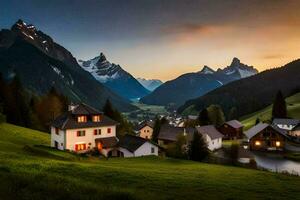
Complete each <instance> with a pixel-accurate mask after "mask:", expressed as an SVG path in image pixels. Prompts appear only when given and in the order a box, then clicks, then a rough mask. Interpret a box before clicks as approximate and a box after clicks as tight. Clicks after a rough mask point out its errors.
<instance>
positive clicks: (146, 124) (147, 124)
mask: <svg viewBox="0 0 300 200" xmlns="http://www.w3.org/2000/svg"><path fill="white" fill-rule="evenodd" d="M145 126H149V127H151V128H153V127H154V122H152V121H143V122H141V123H140V124H138V126H137V127H136V130H138V131H139V130H141V129H142V128H144V127H145Z"/></svg>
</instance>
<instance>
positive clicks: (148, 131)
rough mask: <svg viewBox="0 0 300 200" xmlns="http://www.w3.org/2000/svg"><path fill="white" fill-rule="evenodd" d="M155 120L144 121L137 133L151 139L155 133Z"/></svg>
mask: <svg viewBox="0 0 300 200" xmlns="http://www.w3.org/2000/svg"><path fill="white" fill-rule="evenodd" d="M153 128H154V122H152V121H150V122H149V121H143V122H142V123H140V124H139V125H138V127H137V133H138V135H139V136H140V137H142V138H145V139H151V138H152V134H153Z"/></svg>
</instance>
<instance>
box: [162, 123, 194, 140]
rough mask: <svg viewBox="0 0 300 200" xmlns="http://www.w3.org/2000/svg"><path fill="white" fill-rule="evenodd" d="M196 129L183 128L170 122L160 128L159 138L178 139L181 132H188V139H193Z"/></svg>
mask: <svg viewBox="0 0 300 200" xmlns="http://www.w3.org/2000/svg"><path fill="white" fill-rule="evenodd" d="M194 131H195V129H194V128H183V127H174V126H171V125H169V124H165V125H163V126H162V127H161V128H160V131H159V135H158V139H160V140H168V141H176V140H177V136H178V135H179V134H184V132H185V133H186V134H187V139H188V140H189V141H191V140H192V139H193V134H194Z"/></svg>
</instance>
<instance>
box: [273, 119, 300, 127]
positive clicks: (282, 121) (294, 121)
mask: <svg viewBox="0 0 300 200" xmlns="http://www.w3.org/2000/svg"><path fill="white" fill-rule="evenodd" d="M273 124H275V125H279V124H284V125H291V126H297V125H298V124H300V120H299V119H288V118H275V119H274V120H273Z"/></svg>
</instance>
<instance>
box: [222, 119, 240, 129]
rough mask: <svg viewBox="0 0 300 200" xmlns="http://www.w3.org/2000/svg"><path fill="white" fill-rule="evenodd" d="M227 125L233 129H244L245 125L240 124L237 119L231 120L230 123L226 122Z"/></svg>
mask: <svg viewBox="0 0 300 200" xmlns="http://www.w3.org/2000/svg"><path fill="white" fill-rule="evenodd" d="M225 124H227V125H229V126H231V127H233V128H242V127H244V125H243V124H242V123H241V122H239V121H238V120H235V119H234V120H230V121H228V122H225Z"/></svg>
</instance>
